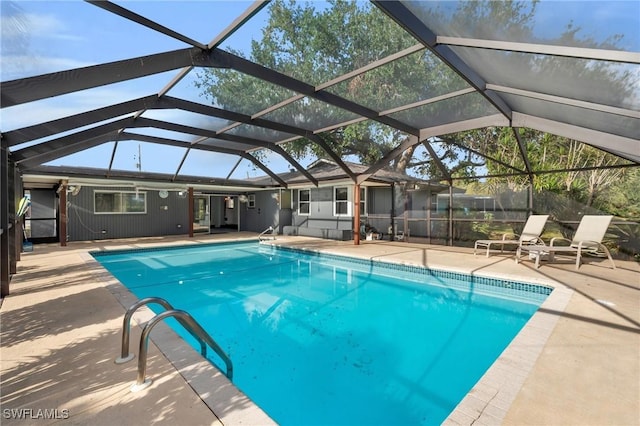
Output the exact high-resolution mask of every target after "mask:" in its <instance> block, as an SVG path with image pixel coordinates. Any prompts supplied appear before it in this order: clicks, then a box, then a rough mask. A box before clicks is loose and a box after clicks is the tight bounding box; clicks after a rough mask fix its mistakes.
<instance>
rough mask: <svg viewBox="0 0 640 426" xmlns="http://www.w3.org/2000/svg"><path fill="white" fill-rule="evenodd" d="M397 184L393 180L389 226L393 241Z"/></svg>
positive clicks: (390, 239) (390, 236) (390, 238)
mask: <svg viewBox="0 0 640 426" xmlns="http://www.w3.org/2000/svg"><path fill="white" fill-rule="evenodd" d="M395 218H396V184H395V182H391V226H390V227H389V241H393V237H394V234H395V230H396V224H395V223H394V222H395Z"/></svg>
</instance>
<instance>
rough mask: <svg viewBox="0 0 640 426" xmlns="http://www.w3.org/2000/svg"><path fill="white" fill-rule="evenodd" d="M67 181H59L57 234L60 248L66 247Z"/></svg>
mask: <svg viewBox="0 0 640 426" xmlns="http://www.w3.org/2000/svg"><path fill="white" fill-rule="evenodd" d="M67 183H68V182H67V181H66V180H63V181H60V190H59V192H60V224H59V226H58V228H59V231H58V234H59V236H60V246H61V247H64V246H66V245H67Z"/></svg>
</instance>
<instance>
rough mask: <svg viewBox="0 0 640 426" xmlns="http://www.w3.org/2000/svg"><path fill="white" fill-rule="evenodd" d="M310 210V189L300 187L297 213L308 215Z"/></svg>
mask: <svg viewBox="0 0 640 426" xmlns="http://www.w3.org/2000/svg"><path fill="white" fill-rule="evenodd" d="M310 211H311V190H310V189H301V190H299V191H298V214H302V215H308V214H309V212H310Z"/></svg>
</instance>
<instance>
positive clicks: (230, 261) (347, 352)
mask: <svg viewBox="0 0 640 426" xmlns="http://www.w3.org/2000/svg"><path fill="white" fill-rule="evenodd" d="M94 255H95V257H96V259H97V260H98V261H99V262H100V263H101V264H102V265H103V266H104V267H105V268H106V269H107V270H109V271H110V272H111V273H112V274H113V275H114V276H115V277H116V278H117V279H118V280H120V282H122V283H123V284H124V285H125V286H127V287H128V288H129V289H130V290H131V291H132V292H133V293H134V294H135V295H136V296H137V297H139V298H143V297H149V296H158V297H162V298H165V299H167V300H168V301H169V302H170V303H171V304H172V305H173V306H174V307H175V308H176V309H183V310H186V311H187V312H189V313H190V314H191V315H192V316H193V317H194V318H195V319H196V320H197V321H198V322H199V323H200V324H201V325H202V326H203V327H204V328H205V329H206V330H207V331H208V333H209V334H210V335H211V336H212V337H213V338H214V339H215V340H216V341H217V342H218V343H219V344H220V346H221V347H222V348H223V349H224V350H225V351H226V352H227V353H228V354H229V355H230V357H231V359H232V361H233V368H234V380H233V381H234V383H235V384H236V386H238V387H239V388H240V389H241V390H242V391H243V392H244V393H245V394H247V395H248V396H249V397H250V398H251V399H252V400H254V401H255V402H256V403H257V404H258V405H260V407H261V408H262V409H264V410H265V411H266V412H267V413H268V414H269V415H270V416H271V417H272V418H273V419H274V420H276V421H277V422H278V423H280V424H282V425H315V424H317V425H364V424H366V425H372V424H380V425H414V424H429V425H431V424H440V423H441V422H442V421H443V420H444V419H445V418H446V417H447V416H448V414H449V413H450V412H451V411H452V410H453V409H454V408H455V406H456V405H457V404H458V402H459V401H460V400H461V399H462V398H463V397H464V396H465V394H467V393H468V391H469V390H470V389H471V387H473V385H474V384H475V383H476V382H477V381H478V379H479V378H480V377H481V376H482V374H483V373H484V372H485V371H486V370H487V369H488V367H489V366H490V365H491V364H492V363H493V362H494V361H495V359H496V358H497V357H498V356H499V354H500V353H501V352H502V351H503V350H504V348H505V347H506V346H507V345H508V344H509V342H510V341H511V340H512V339H513V338H514V337H515V335H516V334H517V333H518V331H519V330H520V329H521V328H522V327H523V326H524V324H525V323H526V322H527V320H528V319H529V318H530V317H531V315H533V313H534V312H535V311H536V309H537V308H538V306H539V305H540V304H541V303H542V301H543V300H544V299H545V298H546V296H547V294H549V291H550V290H549V289H546V288H543V287H537V286H531V285H521V284H518V283H506V284H504V283H500V282H497V281H492V280H487V279H484V280H483V279H474V280H470V279H469V280H466V281H460V280H459V279H457V278H458V277H456V276H455V274H447V273H435V272H431V273H429V272H428V271H426V272H425V271H424V270H421V269H419V268H410V267H400V266H396V267H391V266H385V265H382V264H380V265H378V264H375V265H374V264H372V263H370V262H366V261H362V260H356V259H349V258H340V257H338V256H318V255H314V254H311V253H303V252H298V251H292V250H283V249H277V248H274V247H270V246H265V245H259V244H258V243H257V242H249V243H227V244H211V245H205V246H199V247H193V246H189V247H184V248H170V249H166V250H149V251H130V252H122V253H114V254H108V253H107V254H105V253H94ZM416 271H418V272H420V271H422V273H416ZM432 274H435V276H433V275H432ZM470 281H471V282H470ZM500 284H502V285H500ZM150 307H151V308H154V309H155V308H159V307H156V306H154V305H150ZM160 310H161V308H159V310H158V312H159V311H160ZM173 321H174V320H168V322H169V323H170V325H172V326H175V330H176V332H177V333H178V334H180V335H181V336H182V337H183V338H184V339H185V340H186V341H188V342H189V343H191V344H192V345H193V346H194V348H196V350H199V346H198V345H197V343H196V342H195V341H194V340H193V338H192V337H191V335H189V334H188V333H187V332H185V331H184V330H183V329H181V328H180V327H179V326H178V325H177V323H175V322H173ZM210 353H211V354H212V353H213V352H212V351H211V352H210ZM209 357H210V360H211V362H213V363H214V364H216V365H218V366H220V369H221V370H222V371H225V370H224V364H222V362H221V361H220V360H219V359H217V358H215V355H209Z"/></svg>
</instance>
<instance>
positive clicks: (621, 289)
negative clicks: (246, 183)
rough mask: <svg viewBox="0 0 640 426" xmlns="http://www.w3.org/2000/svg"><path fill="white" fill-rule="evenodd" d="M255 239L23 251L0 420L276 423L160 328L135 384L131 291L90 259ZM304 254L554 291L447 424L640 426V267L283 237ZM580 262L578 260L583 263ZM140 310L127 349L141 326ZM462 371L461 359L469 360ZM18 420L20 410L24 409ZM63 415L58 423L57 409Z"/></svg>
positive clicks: (7, 338)
mask: <svg viewBox="0 0 640 426" xmlns="http://www.w3.org/2000/svg"><path fill="white" fill-rule="evenodd" d="M242 238H254V239H255V238H256V234H251V233H230V234H223V235H201V236H196V237H194V238H187V237H186V236H180V237H166V238H143V239H127V240H109V241H106V240H105V241H95V242H78V243H69V245H68V246H66V247H59V246H57V245H37V246H35V248H34V251H33V252H32V253H23V254H22V259H21V261H20V262H18V273H17V274H16V275H15V276H14V277H13V279H12V281H11V294H10V295H9V296H8V297H6V298H5V299H4V300H3V302H2V306H1V308H0V320H1V324H2V330H1V333H0V337H1V343H0V344H1V346H0V357H1V378H0V380H1V382H0V390H1V393H2V395H1V400H0V401H1V403H2V413H1V414H0V415H1V416H2V420H1V422H2V424H12V425H27V424H29V425H31V424H33V425H36V424H37V425H45V424H54V423H55V424H70V425H83V424H92V425H116V424H118V425H141V424H152V423H153V424H167V425H208V424H227V425H234V424H247V425H254V424H256V425H257V424H260V425H262V424H269V423H272V421H271V420H270V419H269V417H268V416H267V415H266V414H265V413H263V412H262V411H261V410H260V409H259V408H258V407H256V406H255V405H254V404H252V403H251V401H250V400H249V399H248V398H246V397H245V396H244V395H242V394H241V393H240V392H238V391H237V389H235V387H234V386H233V385H231V384H229V382H228V381H227V380H226V378H225V377H224V375H223V374H222V373H220V372H219V371H218V370H216V369H215V368H213V367H211V365H209V363H208V362H206V361H203V360H202V358H201V357H200V355H199V354H197V353H196V352H195V351H193V350H191V349H190V348H188V347H185V346H186V345H181V344H180V341H179V340H178V339H179V338H177V336H176V335H175V334H173V333H172V332H171V331H169V330H168V328H166V327H164V328H163V327H162V326H163V325H162V324H159V325H158V327H156V328H154V332H153V333H152V334H151V340H152V342H151V343H150V345H149V358H148V359H149V362H148V365H147V377H150V378H152V379H153V380H154V381H153V384H152V385H151V386H150V387H149V388H147V389H145V390H143V391H140V392H137V393H131V392H130V391H129V388H130V386H131V384H133V383H134V382H135V379H136V370H137V357H136V359H135V361H133V362H130V363H127V364H124V365H116V364H114V362H113V361H114V359H115V358H116V357H117V356H118V355H119V353H120V339H121V330H122V318H123V316H124V313H125V310H126V307H128V306H130V305H131V303H133V301H135V300H136V299H135V297H133V296H132V295H131V294H130V293H129V292H128V291H126V289H124V288H123V287H122V286H121V285H120V284H119V283H118V282H117V281H116V280H115V279H113V278H112V277H111V276H110V274H108V273H107V272H106V271H104V269H102V268H101V267H100V265H99V264H98V263H97V262H95V261H94V260H93V258H92V257H91V256H90V255H89V254H88V252H89V251H90V250H100V249H105V250H108V249H122V248H144V247H152V246H163V245H177V244H198V243H203V242H212V241H218V240H220V241H222V240H229V239H242ZM274 243H276V244H283V245H287V246H293V247H298V248H301V249H305V250H317V251H321V252H327V253H333V254H344V255H348V256H354V257H362V258H367V259H376V260H383V261H390V262H397V263H406V264H414V265H423V266H428V267H431V268H436V269H439V268H443V269H448V270H454V271H459V272H464V273H469V274H474V275H479V276H492V277H496V278H503V279H510V280H517V281H525V282H531V283H537V284H544V285H552V286H554V287H556V288H557V291H554V292H553V293H552V295H551V296H550V297H549V299H547V301H545V303H544V304H543V305H542V307H541V308H540V309H539V311H538V313H536V315H534V317H533V318H532V319H531V321H530V322H529V323H528V324H527V326H526V327H525V328H524V329H523V331H522V332H521V333H520V334H519V335H518V337H517V338H516V339H514V341H513V343H512V344H511V345H510V346H509V348H507V350H505V352H504V353H503V354H502V355H501V357H500V358H499V360H498V361H496V363H495V364H494V365H493V366H492V368H491V369H490V370H489V371H488V372H487V374H485V376H484V377H483V378H482V379H481V380H480V382H478V384H477V385H476V386H475V387H474V389H473V390H472V391H471V392H470V393H469V395H467V397H466V398H465V399H464V400H463V401H462V403H461V404H460V405H459V406H458V407H457V408H456V410H455V411H454V412H453V413H452V415H451V416H450V417H449V418H448V419H447V421H446V423H448V424H514V425H516V424H517V425H540V424H545V425H568V424H575V425H578V424H579V425H640V265H638V263H637V262H632V261H621V260H616V261H615V263H616V266H617V269H616V270H612V269H611V268H610V267H609V266H608V262H606V261H603V259H586V260H587V263H586V264H584V265H582V266H581V267H580V269H579V270H577V271H576V270H575V266H574V260H572V259H571V258H567V260H566V261H562V260H561V259H558V260H557V262H556V263H553V264H548V263H546V262H543V264H542V266H541V267H540V269H537V270H536V269H535V268H534V265H533V262H531V261H524V262H522V263H521V264H518V265H517V264H516V263H515V262H514V256H513V254H508V253H504V254H500V253H496V254H495V255H492V256H491V257H489V258H486V257H485V256H484V255H478V256H474V255H473V250H472V249H470V248H460V247H446V246H435V245H423V244H411V243H407V242H389V241H365V242H362V244H361V245H359V246H355V245H353V242H337V241H331V240H320V239H314V238H306V237H278V238H277V239H276V240H275V241H274ZM573 259H575V258H573ZM150 315H151V313H150V311H149V310H145V309H142V310H141V311H140V312H139V313H136V314H135V315H134V321H133V322H132V329H131V331H132V333H131V336H132V338H131V352H134V353H136V354H137V352H138V349H137V344H138V340H139V336H140V332H141V327H140V324H144V322H145V321H147V320H148V319H149V318H150ZM461 368H464V366H461ZM19 417H22V418H19ZM51 417H54V418H51Z"/></svg>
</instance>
